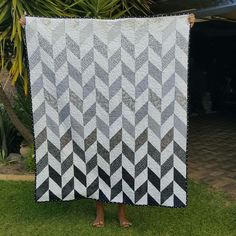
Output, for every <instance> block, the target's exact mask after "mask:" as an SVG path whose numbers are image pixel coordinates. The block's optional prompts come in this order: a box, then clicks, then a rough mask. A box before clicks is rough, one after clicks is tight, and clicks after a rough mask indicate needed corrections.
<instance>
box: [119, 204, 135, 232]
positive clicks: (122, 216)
mask: <svg viewBox="0 0 236 236" xmlns="http://www.w3.org/2000/svg"><path fill="white" fill-rule="evenodd" d="M118 218H119V221H120V226H121V227H123V228H128V227H130V226H131V225H132V223H131V222H130V221H129V220H128V219H127V218H126V216H125V205H124V204H119V210H118Z"/></svg>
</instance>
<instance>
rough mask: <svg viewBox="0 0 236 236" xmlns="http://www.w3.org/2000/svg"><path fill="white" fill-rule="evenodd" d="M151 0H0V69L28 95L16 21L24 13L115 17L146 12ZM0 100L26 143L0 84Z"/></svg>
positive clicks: (26, 132)
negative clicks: (19, 80) (21, 86)
mask: <svg viewBox="0 0 236 236" xmlns="http://www.w3.org/2000/svg"><path fill="white" fill-rule="evenodd" d="M151 1H152V0H64V1H63V0H53V1H52V0H1V1H0V55H1V57H0V69H1V70H2V69H7V70H8V72H9V76H8V78H7V82H8V81H9V80H11V84H12V85H14V86H15V84H16V81H17V80H18V79H23V81H24V83H23V88H24V94H25V96H28V91H29V80H28V74H27V70H26V66H25V65H26V61H25V54H26V52H25V50H24V44H25V42H24V34H23V31H22V28H21V26H20V24H19V22H18V20H19V18H20V17H21V16H22V15H23V14H24V12H26V13H27V15H31V16H47V17H60V16H63V17H75V16H80V17H95V18H113V19H114V18H119V17H122V16H127V15H130V16H131V15H132V16H135V15H139V16H140V15H146V14H147V13H148V12H149V11H150V9H149V5H150V4H151ZM0 84H1V80H0ZM0 102H1V103H3V105H4V107H5V110H6V111H7V113H8V115H9V117H10V119H11V121H12V123H13V124H14V126H15V127H16V129H17V130H18V131H19V132H20V133H21V135H22V136H23V138H24V139H25V140H26V141H27V142H28V143H29V144H30V143H32V142H33V136H32V134H31V131H30V130H28V129H27V128H26V127H25V126H24V124H23V123H22V121H21V120H20V119H19V118H18V117H17V115H16V114H15V112H14V109H13V108H12V105H11V103H10V101H9V100H8V98H7V96H6V94H5V92H4V86H3V87H2V86H0Z"/></svg>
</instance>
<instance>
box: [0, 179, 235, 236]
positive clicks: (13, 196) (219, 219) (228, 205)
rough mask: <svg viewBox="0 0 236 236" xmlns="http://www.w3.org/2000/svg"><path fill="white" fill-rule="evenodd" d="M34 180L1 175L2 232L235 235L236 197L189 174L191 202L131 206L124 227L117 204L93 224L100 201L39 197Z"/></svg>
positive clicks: (24, 234)
mask: <svg viewBox="0 0 236 236" xmlns="http://www.w3.org/2000/svg"><path fill="white" fill-rule="evenodd" d="M33 194H34V183H32V182H11V181H0V235H1V236H2V235H3V236H8V235H14V236H21V235H22V236H28V235H30V236H34V235H40V236H46V235H50V236H53V235H57V236H60V235H63V236H65V235H72V236H73V235H78V236H87V235H102V236H106V235H109V236H111V235H145V236H148V235H155V236H158V235H161V236H170V235H171V236H172V235H173V236H185V235H186V236H192V235H194V236H197V235H199V236H208V235H212V236H231V235H232V236H235V235H236V202H235V201H232V200H230V199H229V198H227V196H226V195H225V194H223V193H214V192H212V191H209V190H207V186H206V185H203V184H197V183H194V182H193V181H190V180H189V184H188V197H189V204H188V206H187V208H174V209H173V208H163V207H158V206H156V207H154V206H128V207H127V215H128V218H129V219H130V220H132V222H133V227H132V228H130V229H121V228H120V227H119V225H118V220H117V211H116V210H117V206H116V205H115V204H106V205H105V210H106V227H105V228H100V229H96V228H92V227H91V226H90V222H92V221H93V219H94V217H95V201H94V200H91V199H81V200H77V201H70V202H49V203H48V202H47V203H35V202H34V195H33Z"/></svg>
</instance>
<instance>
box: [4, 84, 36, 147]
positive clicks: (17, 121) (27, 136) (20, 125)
mask: <svg viewBox="0 0 236 236" xmlns="http://www.w3.org/2000/svg"><path fill="white" fill-rule="evenodd" d="M0 102H1V103H3V105H4V109H5V110H6V112H7V114H8V116H9V118H10V120H11V122H12V124H13V125H14V126H15V127H16V129H17V130H18V131H19V132H20V134H21V135H22V137H23V138H24V139H25V141H26V142H27V143H28V144H32V143H33V135H32V134H31V131H30V130H28V129H27V128H26V127H25V126H24V124H23V123H22V122H21V121H20V119H19V118H18V117H17V115H16V113H15V111H14V109H13V108H12V105H11V103H10V101H9V99H8V97H7V95H6V94H5V92H4V90H3V88H2V85H1V82H0Z"/></svg>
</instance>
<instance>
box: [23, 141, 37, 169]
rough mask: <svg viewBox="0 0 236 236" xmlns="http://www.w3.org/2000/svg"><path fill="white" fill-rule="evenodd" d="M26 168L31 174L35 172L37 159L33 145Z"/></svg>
mask: <svg viewBox="0 0 236 236" xmlns="http://www.w3.org/2000/svg"><path fill="white" fill-rule="evenodd" d="M25 168H26V170H28V171H30V172H34V170H35V157H34V146H33V144H32V145H31V146H30V150H29V152H28V155H27V157H26V158H25Z"/></svg>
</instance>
